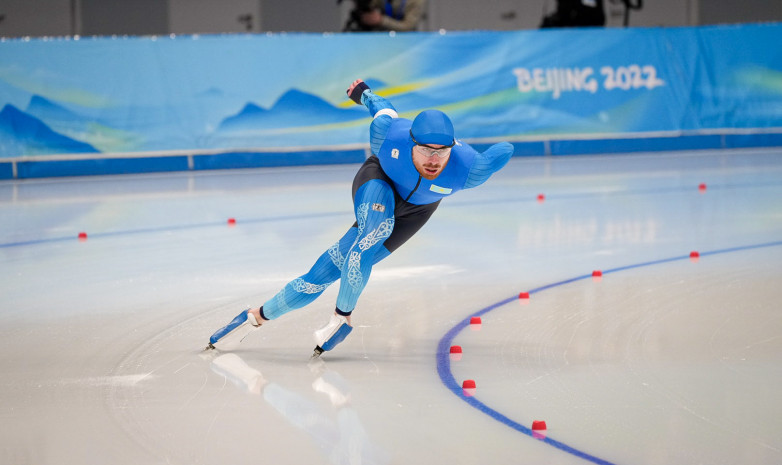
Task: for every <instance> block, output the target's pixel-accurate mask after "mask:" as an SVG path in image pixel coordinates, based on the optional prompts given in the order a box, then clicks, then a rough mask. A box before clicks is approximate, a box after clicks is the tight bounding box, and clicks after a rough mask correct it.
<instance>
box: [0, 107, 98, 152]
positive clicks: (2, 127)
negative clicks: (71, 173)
mask: <svg viewBox="0 0 782 465" xmlns="http://www.w3.org/2000/svg"><path fill="white" fill-rule="evenodd" d="M97 152H99V151H98V150H96V149H95V147H93V146H91V145H90V144H85V143H84V142H80V141H78V140H75V139H71V138H70V137H66V136H64V135H62V134H59V133H57V132H55V131H53V130H52V129H51V128H50V127H49V126H47V125H46V124H45V123H44V122H42V121H41V120H39V119H38V118H35V117H34V116H31V115H29V114H27V113H25V112H23V111H21V110H19V109H18V108H16V107H15V106H13V105H11V104H7V105H5V106H4V107H3V110H2V111H0V157H18V156H23V155H38V154H47V153H97Z"/></svg>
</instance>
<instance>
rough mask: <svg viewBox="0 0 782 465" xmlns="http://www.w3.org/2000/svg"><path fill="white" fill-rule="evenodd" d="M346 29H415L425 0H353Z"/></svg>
mask: <svg viewBox="0 0 782 465" xmlns="http://www.w3.org/2000/svg"><path fill="white" fill-rule="evenodd" d="M354 3H355V4H356V8H355V9H354V10H353V11H352V12H351V17H350V19H349V20H348V24H347V25H345V30H346V31H400V32H404V31H415V30H417V29H418V25H419V24H420V23H421V20H422V19H423V17H424V14H425V12H426V0H354Z"/></svg>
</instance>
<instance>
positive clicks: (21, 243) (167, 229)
mask: <svg viewBox="0 0 782 465" xmlns="http://www.w3.org/2000/svg"><path fill="white" fill-rule="evenodd" d="M350 215H351V212H349V211H344V212H325V213H313V214H306V215H303V214H302V215H285V216H274V217H266V218H255V219H239V220H237V224H253V223H265V222H273V221H292V220H301V219H305V218H306V219H312V218H325V217H331V216H346V217H350ZM216 227H223V228H224V227H227V226H226V222H225V221H220V222H210V223H195V224H182V225H173V226H160V227H156V228H142V229H128V230H122V231H110V232H102V233H91V232H89V231H86V232H87V234H88V238H90V239H96V238H102V237H114V236H131V235H135V234H154V233H165V232H173V231H185V230H190V229H202V228H216ZM77 239H78V236H77V235H76V234H74V235H71V236H59V237H50V238H45V239H33V240H29V241H19V242H6V243H0V249H6V248H11V247H23V246H28V245H37V244H52V243H56V242H75V241H76V240H77Z"/></svg>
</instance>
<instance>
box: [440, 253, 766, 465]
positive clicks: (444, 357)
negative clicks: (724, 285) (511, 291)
mask: <svg viewBox="0 0 782 465" xmlns="http://www.w3.org/2000/svg"><path fill="white" fill-rule="evenodd" d="M780 246H782V241H776V242H770V243H765V244H755V245H745V246H739V247H732V248H728V249H722V250H713V251H707V252H699V255H700V257H708V256H711V255H718V254H725V253H735V252H742V251H747V250H753V249H762V248H766V247H780ZM691 259H692V256H691V255H690V254H688V255H683V256H677V257H671V258H664V259H660V260H654V261H650V262H644V263H637V264H633V265H627V266H622V267H618V268H613V269H609V270H602V273H603V275H610V274H612V273H618V272H621V271H625V270H630V269H635V268H644V267H649V266H655V265H661V264H664V263H670V262H674V261H680V260H691ZM592 277H593V275H592V274H591V273H590V274H585V275H581V276H576V277H574V278H570V279H566V280H564V281H559V282H556V283H552V284H547V285H545V286H541V287H538V288H535V289H532V290H530V291H524V292H528V294H529V295H530V296H533V295H535V294H537V293H540V292H543V291H545V290H549V289H554V288H557V287H559V286H564V285H567V284H570V283H574V282H577V281H581V280H585V279H591V278H592ZM518 299H519V296H513V297H509V298H507V299H505V300H501V301H499V302H496V303H494V304H492V305H489V306H488V307H486V308H483V309H481V310H478V311H477V312H475V313H471V314H470V315H469V316H468V317H467V318H465V319H464V320H462V321H460V322H459V324H457V325H456V326H454V327H453V328H451V329H450V330H449V331H448V332H447V333H446V334H445V335H444V336H443V337H442V338H441V339H440V342H439V344H438V346H437V373H438V375H439V376H440V380H441V381H442V382H443V384H444V385H445V387H447V388H448V389H449V390H450V391H451V392H453V393H454V394H455V395H456V396H457V397H459V398H460V399H462V400H463V401H465V402H467V404H469V405H470V406H472V407H474V408H476V409H478V410H479V411H480V412H481V413H484V414H486V415H488V416H489V417H491V418H493V419H495V420H497V421H499V422H500V423H502V424H504V425H506V426H508V427H510V428H512V429H514V430H516V431H518V432H520V433H522V434H525V435H527V436H530V437H534V435H533V431H532V429H530V427H527V426H524V425H522V424H520V423H518V422H516V421H514V420H512V419H510V418H508V417H507V416H505V415H503V414H502V413H501V412H499V411H497V410H495V409H493V408H491V407H489V406H488V405H486V404H485V403H484V402H481V401H480V400H478V399H477V398H476V397H475V396H473V395H466V394H465V393H464V389H462V387H461V386H460V385H459V383H458V382H457V381H456V378H455V377H454V375H453V373H452V371H451V357H450V348H451V345H452V343H453V340H454V338H455V337H456V335H457V334H459V333H460V332H461V331H464V330H465V329H466V328H468V327H469V326H470V320H471V319H472V318H473V317H482V316H484V315H486V314H488V313H490V312H491V311H492V310H495V309H497V308H499V307H502V306H505V305H508V304H509V303H511V302H514V301H516V300H518ZM536 439H540V440H542V441H543V442H545V443H546V444H549V445H551V446H553V447H555V448H557V449H559V450H561V451H563V452H567V453H568V454H572V455H574V456H576V457H578V458H581V459H584V460H586V461H588V462H591V463H596V464H599V465H612V462H610V461H608V460H604V459H601V458H599V457H595V456H593V455H590V454H588V453H587V452H584V451H581V450H579V449H576V448H573V447H571V446H569V445H568V444H566V443H564V442H561V441H558V440H555V439H553V438H552V437H549V436H545V437H543V438H536Z"/></svg>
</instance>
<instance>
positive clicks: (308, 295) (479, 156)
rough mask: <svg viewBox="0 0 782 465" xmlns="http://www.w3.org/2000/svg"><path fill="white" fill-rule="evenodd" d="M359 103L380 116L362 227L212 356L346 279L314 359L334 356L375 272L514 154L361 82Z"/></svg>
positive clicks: (356, 200)
mask: <svg viewBox="0 0 782 465" xmlns="http://www.w3.org/2000/svg"><path fill="white" fill-rule="evenodd" d="M347 93H348V95H349V96H350V98H351V100H353V101H354V102H356V103H357V104H359V105H365V106H366V107H367V108H368V109H369V112H370V113H371V114H372V116H373V118H374V119H373V121H372V124H371V125H370V127H369V132H370V136H369V140H370V147H371V149H372V154H373V155H372V156H370V157H369V158H368V159H367V160H366V161H365V162H364V164H363V165H362V166H361V168H360V169H359V170H358V173H357V174H356V177H355V179H353V209H354V213H355V216H356V222H355V223H354V224H353V226H352V227H351V228H350V229H348V231H347V233H345V235H344V236H342V238H341V239H340V240H339V241H337V243H336V244H334V245H333V246H332V247H331V248H329V249H328V250H327V251H326V252H324V253H323V255H321V256H320V258H319V259H318V260H317V261H316V262H315V265H313V266H312V268H311V269H310V270H309V272H307V273H306V274H304V275H302V276H300V277H298V278H296V279H294V280H293V281H291V282H289V283H288V284H287V285H286V286H285V287H284V288H283V289H282V290H281V291H280V292H278V293H277V295H275V296H274V297H272V298H271V299H270V300H268V301H267V302H266V303H264V304H263V306H262V307H260V308H251V309H247V310H245V311H243V312H242V313H240V314H239V315H238V316H236V318H234V319H233V320H232V321H231V322H230V323H228V325H226V326H224V327H223V328H220V329H219V330H217V332H215V333H214V334H213V335H212V337H211V338H210V339H209V345H208V346H207V349H214V348H217V349H220V350H229V349H231V348H233V347H235V346H236V345H238V343H239V342H241V340H242V339H244V337H245V336H247V334H249V333H250V332H252V331H253V330H256V329H258V328H259V327H260V326H261V325H262V324H263V323H265V322H266V321H268V320H274V319H276V318H279V317H281V316H282V315H284V314H286V313H288V312H290V311H292V310H296V309H298V308H301V307H304V306H305V305H307V304H309V303H310V302H312V301H314V300H315V299H316V298H318V296H320V295H321V294H322V293H323V291H324V290H325V289H326V288H327V287H328V286H329V285H330V284H332V283H333V282H335V281H336V280H338V279H339V280H340V284H339V294H338V296H337V307H336V309H335V311H334V314H333V315H332V316H331V319H330V320H329V322H328V323H327V324H326V325H325V326H324V327H322V328H321V329H319V330H317V331H315V340H316V342H317V346H316V347H315V353H314V354H313V357H317V356H319V355H320V354H322V353H323V352H324V351H328V350H331V349H333V348H334V347H335V346H336V345H337V344H339V343H340V342H342V341H343V340H344V339H345V338H346V337H347V336H348V334H350V332H351V331H352V330H353V327H352V325H351V319H350V315H351V313H352V312H353V310H354V309H355V307H356V302H357V301H358V298H359V296H360V295H361V292H362V291H363V290H364V287H365V286H366V285H367V281H368V280H369V275H370V273H371V272H372V267H373V266H374V265H375V264H376V263H378V262H379V261H381V260H383V259H384V258H386V257H388V256H389V255H390V254H391V252H393V251H394V250H396V249H397V248H399V246H401V245H402V244H404V243H405V241H407V240H408V239H410V237H411V236H412V235H413V234H415V233H416V232H417V231H418V230H419V229H421V227H422V226H423V225H424V223H426V222H427V220H429V217H430V216H432V213H434V211H435V210H436V209H437V206H438V205H439V204H440V200H442V199H443V197H447V196H449V195H451V194H453V193H455V192H456V191H459V190H461V189H469V188H471V187H476V186H479V185H481V184H483V183H484V182H486V180H487V179H489V177H490V176H491V175H492V174H493V173H495V172H496V171H498V170H499V169H500V168H502V167H503V166H505V164H506V163H507V162H508V160H509V159H510V157H511V155H513V146H512V145H511V144H509V143H507V142H500V143H498V144H495V145H492V146H491V147H489V148H488V149H487V150H486V151H485V152H483V153H479V152H477V151H476V150H475V149H473V148H472V147H470V146H469V145H467V144H466V143H464V142H462V141H460V140H458V139H455V138H454V131H453V125H452V124H451V120H450V119H449V118H448V116H446V115H445V113H443V112H441V111H437V110H426V111H423V112H421V113H420V114H419V115H418V116H416V117H415V119H414V120H413V121H410V120H407V119H403V118H399V117H398V115H397V112H396V110H395V109H394V107H393V106H392V105H391V103H390V102H389V101H388V100H386V99H384V98H383V97H380V96H378V95H375V94H373V93H372V91H371V90H370V88H369V86H367V85H366V84H365V83H364V82H363V81H362V80H360V79H357V80H356V81H355V82H353V83H352V84H351V85H350V88H349V89H348V90H347Z"/></svg>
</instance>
